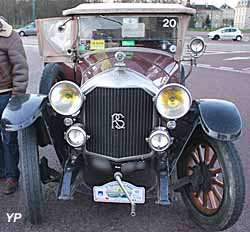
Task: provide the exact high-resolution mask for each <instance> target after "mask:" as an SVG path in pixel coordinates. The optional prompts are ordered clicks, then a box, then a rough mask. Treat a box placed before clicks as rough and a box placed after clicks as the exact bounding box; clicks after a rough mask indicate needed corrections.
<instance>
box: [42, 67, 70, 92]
mask: <svg viewBox="0 0 250 232" xmlns="http://www.w3.org/2000/svg"><path fill="white" fill-rule="evenodd" d="M65 79H66V77H65V74H64V72H63V70H62V68H61V66H60V65H59V64H57V63H50V64H47V65H46V66H45V67H44V70H43V73H42V77H41V80H40V85H39V93H40V94H45V95H48V94H49V91H50V89H51V87H52V86H53V85H54V84H55V83H57V82H59V81H62V80H65Z"/></svg>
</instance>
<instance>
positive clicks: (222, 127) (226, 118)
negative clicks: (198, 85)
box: [198, 99, 242, 141]
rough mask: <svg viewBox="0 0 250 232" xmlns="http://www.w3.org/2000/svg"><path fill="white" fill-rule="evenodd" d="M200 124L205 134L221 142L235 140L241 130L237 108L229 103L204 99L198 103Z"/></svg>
mask: <svg viewBox="0 0 250 232" xmlns="http://www.w3.org/2000/svg"><path fill="white" fill-rule="evenodd" d="M198 109H199V114H200V123H201V126H202V128H203V130H204V131H205V133H206V134H207V135H208V136H210V137H212V138H214V139H218V140H221V141H233V140H236V139H237V138H238V137H239V136H240V134H241V129H242V120H241V117H240V113H239V111H238V109H237V107H236V106H235V105H234V104H233V103H232V102H229V101H224V100H217V99H206V100H200V101H199V102H198Z"/></svg>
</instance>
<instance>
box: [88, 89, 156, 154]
mask: <svg viewBox="0 0 250 232" xmlns="http://www.w3.org/2000/svg"><path fill="white" fill-rule="evenodd" d="M85 111H86V112H85V123H86V131H87V134H88V135H90V138H89V140H88V141H87V144H86V149H87V151H89V152H92V153H97V154H100V155H104V156H108V157H112V158H125V157H131V156H139V155H143V154H148V153H150V152H151V149H150V148H149V146H148V144H147V142H146V140H145V138H146V137H148V136H149V134H150V132H151V131H152V122H153V101H152V96H150V95H149V94H148V93H146V92H145V91H144V90H143V89H140V88H130V89H113V88H95V89H94V90H93V91H91V92H90V93H89V94H88V95H87V98H86V102H85Z"/></svg>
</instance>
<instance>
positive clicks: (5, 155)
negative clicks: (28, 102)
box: [0, 92, 20, 180]
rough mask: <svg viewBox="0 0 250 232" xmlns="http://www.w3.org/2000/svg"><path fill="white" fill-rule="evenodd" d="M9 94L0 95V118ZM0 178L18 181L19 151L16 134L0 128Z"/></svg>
mask: <svg viewBox="0 0 250 232" xmlns="http://www.w3.org/2000/svg"><path fill="white" fill-rule="evenodd" d="M10 97H11V93H10V92H8V93H3V94H0V118H2V113H3V111H4V109H5V107H6V106H7V104H8V102H9V99H10ZM0 133H1V137H0V177H4V178H14V179H16V180H18V179H19V176H20V172H19V169H18V162H19V149H18V141H17V132H8V131H5V130H4V129H1V128H0Z"/></svg>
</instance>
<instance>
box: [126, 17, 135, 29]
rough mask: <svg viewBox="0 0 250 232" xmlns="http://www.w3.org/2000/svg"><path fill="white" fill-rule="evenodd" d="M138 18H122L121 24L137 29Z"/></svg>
mask: <svg viewBox="0 0 250 232" xmlns="http://www.w3.org/2000/svg"><path fill="white" fill-rule="evenodd" d="M138 20H139V19H138V18H135V17H134V18H123V24H122V25H125V26H126V27H130V28H132V29H137V28H138V24H139V22H138Z"/></svg>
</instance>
